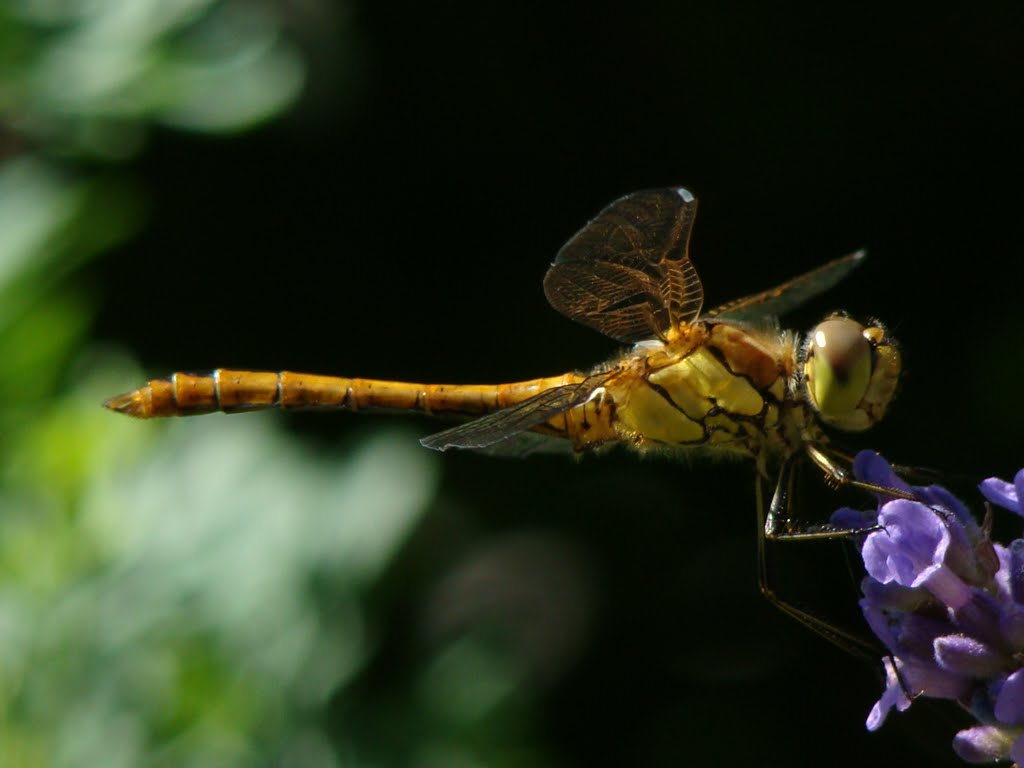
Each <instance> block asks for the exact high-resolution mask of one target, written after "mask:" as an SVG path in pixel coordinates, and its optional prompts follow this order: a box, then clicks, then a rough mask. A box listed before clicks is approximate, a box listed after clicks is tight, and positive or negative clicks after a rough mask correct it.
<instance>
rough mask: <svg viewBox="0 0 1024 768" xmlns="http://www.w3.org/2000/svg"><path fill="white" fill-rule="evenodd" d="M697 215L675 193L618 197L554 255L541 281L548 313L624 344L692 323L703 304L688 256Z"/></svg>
mask: <svg viewBox="0 0 1024 768" xmlns="http://www.w3.org/2000/svg"><path fill="white" fill-rule="evenodd" d="M696 211H697V199H696V198H695V197H694V196H693V195H692V194H691V193H690V192H689V190H686V189H684V188H682V187H675V188H669V189H653V190H647V191H645V192H635V193H633V194H631V195H626V196H625V197H622V198H619V199H618V200H616V201H615V202H614V203H612V204H611V205H609V206H608V207H607V208H605V209H604V210H603V211H601V212H600V213H599V214H598V215H597V217H596V218H594V219H593V221H591V222H590V223H588V224H587V225H586V226H585V227H583V229H581V230H580V231H579V232H577V233H576V234H575V235H574V236H573V238H572V239H571V240H569V242H568V243H566V244H565V245H564V246H563V247H562V249H561V250H560V251H559V252H558V255H557V257H556V258H555V263H554V264H553V265H552V266H551V268H550V269H549V270H548V273H547V275H546V276H545V278H544V293H545V295H546V296H547V298H548V301H549V302H550V303H551V306H553V307H554V308H555V309H557V310H558V311H559V312H561V313H562V314H563V315H566V316H567V317H570V318H572V319H573V320H576V321H578V322H581V323H583V324H584V325H589V326H590V327H591V328H595V329H597V330H598V331H600V332H601V333H603V334H605V335H606V336H611V337H612V338H613V339H618V340H619V341H624V342H633V341H639V340H640V339H644V338H650V337H651V336H663V335H664V334H665V332H666V331H667V330H668V329H669V328H671V327H673V326H675V325H679V324H680V323H688V322H690V321H692V320H694V319H695V318H696V317H697V315H698V314H699V313H700V308H701V304H702V303H703V301H704V290H703V288H702V286H701V283H700V278H698V277H697V272H696V270H695V269H694V268H693V264H692V263H691V262H690V257H689V255H688V253H687V250H688V247H689V241H690V232H691V230H692V228H693V218H694V214H695V213H696Z"/></svg>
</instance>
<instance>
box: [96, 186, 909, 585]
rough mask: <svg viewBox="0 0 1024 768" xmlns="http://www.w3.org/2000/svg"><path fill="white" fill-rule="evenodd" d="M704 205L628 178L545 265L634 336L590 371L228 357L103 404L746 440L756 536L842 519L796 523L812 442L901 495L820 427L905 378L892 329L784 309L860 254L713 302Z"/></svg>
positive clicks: (611, 440)
mask: <svg viewBox="0 0 1024 768" xmlns="http://www.w3.org/2000/svg"><path fill="white" fill-rule="evenodd" d="M696 211H697V198H696V197H695V196H694V195H693V193H692V192H690V190H688V189H686V188H684V187H670V188H663V189H652V190H645V191H641V192H636V193H633V194H629V195H626V196H624V197H622V198H620V199H618V200H616V201H615V202H613V203H611V204H610V205H608V206H607V207H606V208H604V209H603V210H602V211H601V212H600V213H598V214H597V216H596V217H594V218H593V219H592V220H591V221H590V222H589V223H587V224H586V225H585V226H584V227H583V228H582V229H581V230H580V231H579V232H577V233H576V234H575V235H574V236H573V237H572V238H571V239H570V240H569V241H568V242H567V243H566V244H565V245H564V246H563V247H562V248H561V250H560V251H559V252H558V254H557V256H556V258H555V261H554V263H553V264H552V266H551V267H550V269H549V270H548V272H547V275H546V276H545V278H544V292H545V294H546V296H547V299H548V301H549V302H550V304H551V305H552V306H553V307H554V308H555V309H556V310H558V311H559V312H561V313H562V314H564V315H566V316H567V317H569V318H571V319H572V320H575V321H578V322H580V323H583V324H584V325H587V326H589V327H591V328H593V329H595V330H597V331H599V332H600V333H602V334H604V335H605V336H608V337H610V338H612V339H614V340H615V341H617V342H620V343H622V344H625V345H628V346H627V348H626V349H625V350H624V351H623V352H622V353H621V354H620V355H619V356H618V357H616V358H614V359H612V360H611V361H609V362H606V363H603V364H601V365H598V366H596V367H595V368H594V369H592V370H590V371H585V372H569V373H563V374H560V375H556V376H550V377H546V378H538V379H530V380H528V381H520V382H515V383H505V384H487V385H478V384H471V385H465V384H420V383H412V382H400V381H382V380H375V379H360V378H343V377H337V376H324V375H315V374H305V373H293V372H289V371H279V372H257V371H241V370H228V369H224V368H221V369H218V370H215V371H213V372H212V373H209V374H201V375H197V374H189V373H175V374H173V375H171V376H169V377H167V378H163V379H154V380H152V381H149V382H148V383H147V384H145V385H144V386H142V387H141V388H139V389H136V390H134V391H132V392H128V393H126V394H122V395H118V396H117V397H113V398H111V399H109V400H108V401H107V402H106V403H105V405H106V407H107V408H110V409H111V410H114V411H117V412H119V413H124V414H127V415H130V416H135V417H138V418H143V419H148V418H153V417H163V416H190V415H194V414H202V413H209V412H213V411H223V412H227V413H235V412H240V411H252V410H259V409H265V408H283V409H286V410H292V409H296V410H298V409H302V410H308V409H322V410H343V411H379V410H388V411H412V412H419V413H424V414H428V415H432V416H443V417H462V418H465V417H472V418H471V420H468V421H465V422H464V423H460V424H458V425H456V426H454V427H451V428H449V429H446V430H444V431H442V432H439V433H437V434H434V435H431V436H429V437H426V438H424V439H423V440H422V441H421V442H422V443H423V445H424V446H426V447H428V448H433V449H437V450H440V451H445V450H449V449H452V448H466V449H477V450H485V451H492V452H499V453H502V452H504V453H521V454H522V453H529V452H532V451H536V450H544V449H547V448H549V447H550V446H551V445H552V444H556V445H557V444H561V445H562V446H565V447H567V448H569V449H572V450H574V451H576V452H577V453H589V452H595V451H599V450H602V449H604V448H607V447H609V446H612V445H617V444H619V445H626V446H628V447H629V448H631V449H634V450H636V451H639V452H657V453H663V454H670V455H672V454H678V453H683V452H688V451H705V452H709V453H715V454H721V455H729V456H738V457H742V458H746V459H752V460H753V462H754V466H755V468H756V478H757V482H756V495H757V509H758V520H759V531H761V532H762V534H761V535H760V536H759V552H763V540H764V539H765V538H767V539H786V538H788V539H800V538H822V537H832V536H840V535H847V534H849V533H850V532H849V531H846V530H843V531H838V530H834V529H832V528H830V527H829V526H827V525H823V526H816V527H801V525H799V524H798V522H797V521H796V520H795V518H794V516H793V515H792V514H791V511H790V503H789V499H790V491H791V485H792V477H793V468H794V466H795V465H796V463H797V462H798V461H801V460H805V459H810V461H811V462H813V463H814V464H815V465H817V466H818V467H819V468H820V469H821V470H822V471H823V472H824V474H825V477H826V479H827V480H828V481H829V482H830V483H831V484H834V485H851V486H855V487H861V488H864V489H866V490H874V491H880V490H885V491H887V492H889V493H890V495H900V494H899V493H898V492H896V491H894V490H891V489H878V488H875V487H873V486H871V485H869V484H865V483H861V482H858V481H857V480H856V479H855V478H853V476H852V474H851V473H850V471H849V457H848V456H844V455H843V454H842V453H840V452H838V451H836V450H834V449H833V448H832V447H831V446H830V444H829V437H828V435H827V433H826V428H834V429H838V430H841V431H846V432H862V431H864V430H867V429H869V428H870V427H871V426H873V425H874V424H875V423H877V422H878V421H879V420H880V419H881V418H882V417H883V416H884V415H885V413H886V410H887V409H888V407H889V405H890V403H891V401H892V400H893V397H894V395H895V392H896V389H897V385H898V382H899V376H900V371H901V357H900V350H899V346H898V345H897V344H896V342H895V341H894V340H893V339H892V338H891V337H890V335H889V333H888V332H887V331H886V329H885V327H884V326H883V325H882V324H881V323H880V322H878V321H874V320H871V321H867V322H864V323H861V322H858V321H857V320H855V319H853V318H852V317H850V316H848V315H846V314H844V313H832V314H830V315H828V316H826V317H825V318H824V319H823V320H822V321H821V322H820V323H819V324H818V325H816V326H815V327H814V328H813V329H812V330H811V332H810V333H809V334H806V336H801V335H800V334H797V333H794V332H792V331H786V330H781V329H780V328H779V325H778V322H777V321H776V320H774V319H773V318H775V317H776V316H778V315H781V314H783V313H785V312H787V311H789V310H791V309H793V308H794V307H796V306H798V305H799V304H801V303H803V302H804V301H806V300H808V299H810V298H812V297H814V296H816V295H818V294H820V293H822V292H823V291H826V290H827V289H829V288H831V287H833V286H834V285H836V284H837V283H838V282H839V281H840V280H842V279H843V278H844V277H846V276H847V275H848V274H849V273H850V271H851V270H853V269H854V268H855V267H857V266H858V265H859V264H861V263H862V261H863V260H864V257H865V254H864V252H863V251H858V252H856V253H851V254H849V255H847V256H843V257H841V258H837V259H835V260H833V261H830V262H828V263H826V264H824V265H823V266H820V267H818V268H817V269H814V270H812V271H810V272H807V273H806V274H803V275H800V276H799V277H795V278H793V279H791V280H789V281H787V282H785V283H782V284H781V285H779V286H776V287H774V288H771V289H769V290H766V291H762V292H760V293H756V294H753V295H750V296H746V297H743V298H739V299H735V300H733V301H730V302H727V303H726V304H723V305H721V306H719V307H717V308H714V309H711V310H710V311H706V312H702V308H703V303H704V288H703V285H702V283H701V280H700V278H699V277H698V275H697V271H696V269H695V268H694V265H693V263H692V261H691V259H690V253H689V251H690V248H689V244H690V236H691V233H692V230H693V223H694V218H695V215H696ZM773 477H774V479H775V490H774V493H773V494H772V495H771V503H770V506H766V503H765V501H766V498H767V494H768V492H769V491H771V481H772V479H773ZM762 559H763V558H762ZM761 586H762V591H765V590H766V578H765V577H764V576H763V575H762V585H761Z"/></svg>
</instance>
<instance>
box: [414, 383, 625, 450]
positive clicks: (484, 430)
mask: <svg viewBox="0 0 1024 768" xmlns="http://www.w3.org/2000/svg"><path fill="white" fill-rule="evenodd" d="M612 373H613V372H612V371H608V372H604V373H599V374H595V375H593V376H588V377H587V378H585V379H584V380H583V381H580V382H577V383H575V384H565V385H564V386H561V387H552V388H551V389H546V390H544V391H543V392H541V393H540V394H538V395H534V396H533V397H531V398H529V399H528V400H523V402H521V403H516V404H515V405H510V406H508V407H507V408H502V409H501V410H500V411H495V412H494V413H489V414H487V415H486V416H482V417H480V418H479V419H474V420H473V421H470V422H468V423H466V424H460V425H459V426H457V427H452V428H451V429H446V430H445V431H444V432H438V433H437V434H436V435H429V436H427V437H424V438H423V439H422V440H420V444H421V445H423V446H424V447H426V448H433V449H434V450H437V451H447V450H448V449H449V448H486V447H487V446H490V445H493V444H494V443H498V442H501V441H502V440H506V439H508V438H510V437H512V436H513V435H518V434H519V433H521V432H525V431H526V430H528V429H532V428H533V427H536V426H539V425H540V424H543V423H544V422H545V421H549V420H551V419H553V418H554V417H555V416H558V415H559V414H560V413H565V412H566V411H568V410H569V409H571V408H575V407H576V406H577V405H582V404H583V403H585V402H586V401H587V399H588V398H589V397H590V396H591V395H592V394H593V393H594V391H595V390H596V389H598V388H599V387H600V386H601V385H602V384H604V383H605V382H606V381H607V380H608V379H609V378H610V377H611V375H612Z"/></svg>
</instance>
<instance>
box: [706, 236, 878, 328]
mask: <svg viewBox="0 0 1024 768" xmlns="http://www.w3.org/2000/svg"><path fill="white" fill-rule="evenodd" d="M865 256H867V252H866V251H857V252H856V253H851V254H849V255H847V256H842V257H840V258H838V259H835V260H834V261H830V262H829V263H828V264H824V265H822V266H820V267H818V268H817V269H812V270H811V271H810V272H807V273H806V274H803V275H800V276H799V277H794V278H793V279H792V280H789V281H787V282H785V283H783V284H782V285H777V286H775V287H774V288H770V289H769V290H767V291H762V292H761V293H755V294H754V295H753V296H744V297H743V298H742V299H735V300H733V301H730V302H728V303H726V304H723V305H722V306H720V307H715V308H714V309H712V310H711V311H710V312H706V313H705V314H704V317H706V318H711V317H721V318H728V319H730V320H753V319H755V318H758V317H762V316H765V315H783V314H785V313H786V312H789V311H790V310H792V309H795V308H796V307H798V306H799V305H800V304H803V303H804V302H805V301H807V300H808V299H810V298H813V297H814V296H817V295H818V294H819V293H824V292H825V291H827V290H828V289H829V288H831V287H832V286H834V285H835V284H836V283H838V282H839V281H840V280H842V279H843V278H844V277H846V276H847V275H848V274H849V273H850V271H851V270H852V269H854V268H855V267H856V266H857V265H858V264H860V263H861V262H862V261H863V260H864V257H865Z"/></svg>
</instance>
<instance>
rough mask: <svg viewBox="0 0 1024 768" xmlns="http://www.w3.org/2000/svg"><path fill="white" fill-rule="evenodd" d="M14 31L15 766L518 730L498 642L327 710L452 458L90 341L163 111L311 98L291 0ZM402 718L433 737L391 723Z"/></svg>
mask: <svg viewBox="0 0 1024 768" xmlns="http://www.w3.org/2000/svg"><path fill="white" fill-rule="evenodd" d="M0 50H2V51H3V54H2V55H0V112H2V116H3V123H2V126H0V131H2V134H0V151H2V153H3V155H2V161H0V432H2V435H3V437H2V442H0V764H2V765H4V766H81V765H103V766H130V765H142V764H145V765H168V766H172V765H173V766H189V765H195V766H200V765H204V766H205V765H220V766H230V765H252V764H259V763H264V762H267V763H270V762H272V763H275V764H284V765H302V766H318V765H324V766H328V765H336V764H338V762H339V759H340V757H339V756H345V757H348V758H354V757H356V756H361V757H360V758H359V759H360V760H361V761H366V762H368V763H373V762H374V761H378V762H379V761H380V760H382V759H387V760H390V759H413V758H415V759H416V760H418V761H419V764H422V765H429V764H435V765H455V764H458V765H471V764H475V761H474V759H472V758H471V757H470V755H471V754H472V753H473V750H476V749H482V748H486V747H487V745H488V744H493V743H496V742H500V740H501V738H503V736H502V735H501V734H500V733H499V734H498V735H496V736H493V737H483V738H477V739H476V740H475V742H474V741H473V740H472V739H470V738H469V737H467V736H466V733H467V732H471V731H472V729H473V728H474V727H475V726H477V725H479V724H480V722H481V720H480V718H481V713H483V714H484V715H486V713H489V712H494V711H495V708H496V707H500V706H502V703H503V702H506V701H508V696H509V695H510V692H511V691H512V690H514V688H515V684H516V681H517V680H518V679H519V678H518V677H517V675H518V674H519V673H516V672H513V671H510V670H509V669H507V668H506V667H507V663H506V661H504V659H505V657H504V656H502V655H501V654H500V653H495V652H494V651H493V649H494V648H495V647H496V646H495V645H494V643H492V642H489V641H480V642H475V641H470V640H467V641H466V642H464V643H462V644H461V645H459V644H458V643H456V644H455V645H453V646H452V648H451V649H450V650H449V651H448V652H446V653H444V654H442V655H441V657H439V658H438V659H437V660H436V663H433V664H431V665H428V668H425V669H422V670H421V672H420V676H421V677H422V680H421V682H420V683H419V684H418V685H417V687H416V690H417V691H418V693H417V694H416V695H410V696H409V697H408V698H406V697H404V696H400V697H399V698H398V699H397V700H393V701H389V702H388V703H384V704H380V705H379V706H375V707H367V708H363V709H361V710H359V711H358V712H356V713H355V714H354V715H353V717H351V718H348V721H349V722H351V723H352V724H353V725H352V726H351V727H349V728H346V726H345V725H344V723H343V724H342V725H341V726H340V727H337V726H331V727H329V725H328V723H329V722H330V721H329V718H328V717H327V716H326V710H327V708H328V706H329V704H330V702H331V701H332V700H333V701H336V702H337V701H342V702H344V701H346V699H345V695H344V691H345V689H346V686H348V685H350V684H352V682H353V681H354V680H355V679H356V678H357V676H358V674H359V672H360V671H361V670H362V669H363V667H364V666H365V664H366V663H367V661H368V659H369V658H370V656H371V655H372V649H373V647H374V642H375V641H374V631H373V627H372V621H371V620H370V619H369V618H368V608H367V602H368V594H369V593H370V592H371V591H372V589H373V588H374V586H375V585H376V584H377V583H378V582H379V580H380V579H381V577H382V574H383V573H384V571H385V569H386V568H387V566H388V565H389V563H390V562H391V560H392V559H393V558H394V557H395V555H396V553H397V552H398V551H399V549H400V548H401V547H402V546H403V543H404V542H405V540H406V539H407V537H408V536H409V533H410V531H411V530H412V529H413V527H414V526H415V525H416V523H417V521H418V519H419V517H420V516H421V514H422V513H423V511H424V510H425V509H426V507H427V505H428V503H429V502H430V500H431V498H432V496H433V493H434V490H435V486H436V475H437V472H436V464H435V461H434V458H433V457H432V456H431V455H429V454H428V453H427V452H424V451H422V450H420V449H419V448H418V446H416V443H415V441H414V440H412V439H410V438H409V436H407V435H404V434H401V433H398V432H386V433H382V434H379V435H377V436H375V437H373V438H372V439H369V440H367V441H365V442H363V443H361V444H352V445H350V446H349V447H348V449H347V450H346V451H345V452H344V455H343V456H342V455H336V454H334V453H332V452H327V453H326V454H319V455H314V454H313V452H312V450H311V449H309V448H308V447H304V446H302V445H301V444H299V443H298V441H297V440H295V439H294V438H289V437H286V436H285V435H284V433H283V432H281V431H279V430H278V429H277V428H276V427H275V424H276V422H274V421H272V420H232V419H210V420H206V421H200V422H193V423H189V424H187V425H185V424H175V425H166V424H165V425H140V424H137V423H130V422H128V421H127V420H123V419H117V418H112V417H111V415H110V414H108V413H106V412H104V411H102V410H101V409H100V408H99V403H100V402H101V401H102V399H103V398H104V396H106V395H109V394H110V393H111V392H113V391H115V390H116V389H118V388H120V387H122V386H123V384H124V382H127V381H132V380H138V379H141V378H142V374H141V373H140V372H139V370H138V369H137V367H136V366H135V365H134V364H132V363H131V362H129V361H127V360H125V359H124V358H123V357H122V356H120V355H119V354H117V353H114V352H112V351H110V350H106V349H100V348H97V347H95V346H91V345H90V343H89V341H88V333H89V328H90V320H91V317H92V307H93V304H92V301H93V300H92V297H91V296H90V295H88V294H87V293H85V292H84V291H83V290H82V289H81V287H79V286H76V285H75V281H74V276H75V269H76V268H77V267H79V266H81V265H82V264H83V263H84V261H85V260H86V259H88V258H90V257H93V256H96V255H98V254H101V253H102V252H103V251H104V250H106V249H109V248H110V247H111V246H113V245H115V244H117V243H119V242H121V241H123V240H124V239H125V238H127V237H129V236H130V235H131V234H132V233H133V232H134V231H136V230H137V229H138V228H139V227H140V226H142V219H143V213H144V206H143V205H141V204H140V202H139V198H140V196H141V195H144V193H145V191H144V190H142V189H140V188H138V187H137V186H136V185H135V184H134V183H133V182H132V177H131V168H130V166H129V165H127V162H126V161H128V160H131V159H132V158H134V157H136V156H137V155H138V154H139V153H140V151H141V150H142V149H143V148H144V143H145V137H146V131H147V128H148V127H149V126H150V125H152V124H155V123H160V124H163V125H166V126H172V127H176V128H179V129H182V130H189V131H200V132H217V133H225V132H235V131H241V130H244V129H246V128H249V127H251V126H253V125H256V124H258V123H259V122H261V121H264V120H267V119H269V118H271V117H273V116H275V115H277V114H279V113H280V112H281V111H282V110H283V109H285V108H286V107H288V106H289V105H290V104H291V103H292V102H293V101H294V100H295V98H296V97H297V95H298V93H299V90H300V87H301V85H302V82H303V63H302V59H301V57H300V55H299V53H298V51H297V50H296V48H295V47H294V46H293V45H291V44H289V43H288V41H287V40H286V39H285V37H284V36H283V35H282V32H281V25H280V22H279V19H278V17H277V15H276V14H275V6H274V5H273V4H271V3H252V2H213V0H208V1H206V2H203V1H202V0H94V1H93V2H89V3H77V2H59V1H58V0H48V1H47V0H36V1H35V2H27V1H26V2H21V3H16V4H13V6H8V7H5V9H4V10H2V11H0ZM114 162H117V163H118V165H113V163H114ZM439 642H441V641H439ZM442 644H443V643H442ZM453 692H461V696H460V698H457V699H456V698H453V696H452V695H451V694H452V693H453ZM371 698H372V697H371ZM439 701H447V703H448V706H447V707H440V706H439V705H438V702H439ZM459 702H461V703H459ZM398 722H404V723H406V724H407V725H408V728H407V732H408V733H409V734H418V735H413V736H412V737H411V739H410V740H408V741H407V742H405V743H403V744H401V745H400V746H396V745H394V744H390V745H388V746H386V747H385V746H383V745H384V744H385V743H386V742H387V741H388V734H389V729H390V728H392V727H393V725H394V724H395V723H398ZM416 723H420V725H416ZM441 723H443V724H447V727H448V729H449V732H448V733H441V734H440V735H435V734H434V729H435V727H437V726H439V724H441ZM442 730H443V728H442ZM367 734H379V735H381V736H382V740H381V741H380V742H379V743H375V742H374V740H373V738H372V737H371V738H367ZM499 762H500V761H499Z"/></svg>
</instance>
